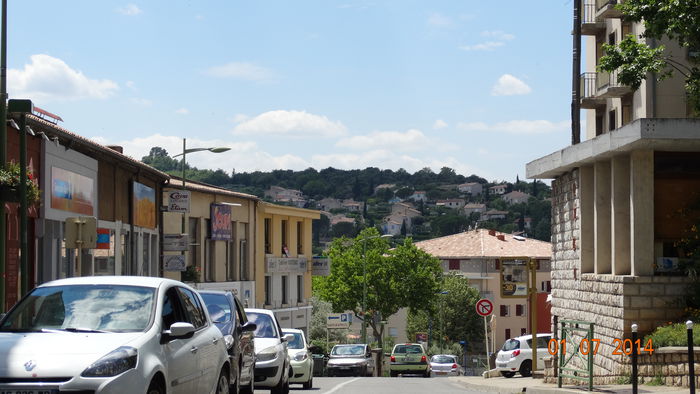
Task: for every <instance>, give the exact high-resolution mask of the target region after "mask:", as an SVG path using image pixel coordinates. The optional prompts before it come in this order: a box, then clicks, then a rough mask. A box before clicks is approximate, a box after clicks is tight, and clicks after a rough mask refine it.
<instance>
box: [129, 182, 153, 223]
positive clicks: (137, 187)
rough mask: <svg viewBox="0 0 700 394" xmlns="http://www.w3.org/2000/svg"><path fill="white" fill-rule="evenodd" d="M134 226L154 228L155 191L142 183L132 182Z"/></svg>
mask: <svg viewBox="0 0 700 394" xmlns="http://www.w3.org/2000/svg"><path fill="white" fill-rule="evenodd" d="M133 199H134V218H133V223H134V225H135V226H141V227H148V228H156V191H155V189H153V188H152V187H148V186H146V185H144V184H143V183H138V182H134V195H133Z"/></svg>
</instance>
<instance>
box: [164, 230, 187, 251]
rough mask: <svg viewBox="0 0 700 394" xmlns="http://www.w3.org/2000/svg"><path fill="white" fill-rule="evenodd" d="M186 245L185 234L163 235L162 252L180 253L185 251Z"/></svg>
mask: <svg viewBox="0 0 700 394" xmlns="http://www.w3.org/2000/svg"><path fill="white" fill-rule="evenodd" d="M188 244H189V237H188V236H187V234H163V251H166V252H182V251H185V250H187V246H188Z"/></svg>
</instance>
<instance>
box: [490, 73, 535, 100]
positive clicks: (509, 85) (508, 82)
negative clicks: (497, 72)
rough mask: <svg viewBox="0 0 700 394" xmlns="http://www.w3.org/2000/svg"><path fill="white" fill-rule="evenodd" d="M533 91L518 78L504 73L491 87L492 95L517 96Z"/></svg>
mask: <svg viewBox="0 0 700 394" xmlns="http://www.w3.org/2000/svg"><path fill="white" fill-rule="evenodd" d="M531 91H532V89H530V87H529V86H527V84H526V83H525V82H523V81H521V80H519V79H518V78H516V77H514V76H512V75H510V74H503V75H501V77H500V78H498V82H496V84H495V85H494V86H493V88H492V89H491V95H492V96H516V95H523V94H528V93H530V92H531Z"/></svg>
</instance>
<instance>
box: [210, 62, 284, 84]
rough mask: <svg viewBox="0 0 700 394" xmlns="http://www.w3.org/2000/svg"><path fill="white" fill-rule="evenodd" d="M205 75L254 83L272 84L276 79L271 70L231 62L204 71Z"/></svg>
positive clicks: (251, 64)
mask: <svg viewBox="0 0 700 394" xmlns="http://www.w3.org/2000/svg"><path fill="white" fill-rule="evenodd" d="M205 74H207V75H210V76H212V77H217V78H233V79H242V80H246V81H254V82H272V81H274V80H275V79H276V76H275V74H274V73H273V72H272V71H271V70H269V69H267V68H264V67H260V66H258V65H255V64H253V63H244V62H231V63H228V64H224V65H223V66H215V67H211V68H209V69H208V70H206V71H205Z"/></svg>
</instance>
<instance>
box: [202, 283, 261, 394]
mask: <svg viewBox="0 0 700 394" xmlns="http://www.w3.org/2000/svg"><path fill="white" fill-rule="evenodd" d="M199 294H200V295H201V296H202V298H203V299H204V304H205V305H206V306H207V310H208V311H209V316H211V319H212V321H213V322H214V324H215V325H216V326H217V327H218V328H219V330H221V333H222V334H223V335H224V340H225V342H226V348H227V349H228V356H229V360H230V363H231V376H230V382H231V391H232V392H233V393H236V394H238V392H239V391H240V392H241V393H243V394H253V388H254V387H253V385H254V384H255V344H254V338H253V331H254V330H255V327H256V326H255V323H253V322H249V321H248V318H247V317H246V314H245V310H244V308H243V305H242V304H241V301H240V300H239V299H238V297H236V295H235V294H233V293H232V292H230V291H216V290H199Z"/></svg>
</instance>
